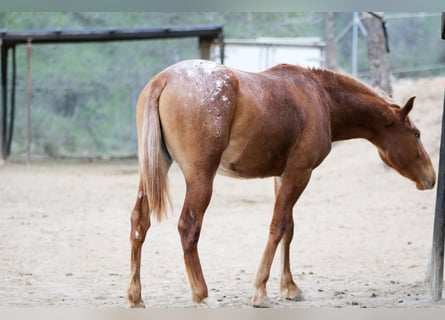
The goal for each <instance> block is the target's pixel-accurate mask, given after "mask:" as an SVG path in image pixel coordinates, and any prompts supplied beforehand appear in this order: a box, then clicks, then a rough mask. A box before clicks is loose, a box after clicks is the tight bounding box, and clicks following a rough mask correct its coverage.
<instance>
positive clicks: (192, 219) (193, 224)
mask: <svg viewBox="0 0 445 320" xmlns="http://www.w3.org/2000/svg"><path fill="white" fill-rule="evenodd" d="M178 232H179V235H180V237H181V244H182V248H183V250H184V253H187V252H189V251H191V250H194V249H195V248H196V246H197V245H198V241H199V236H200V233H201V222H200V219H198V218H197V217H196V215H195V214H193V213H191V214H190V215H187V216H186V217H182V216H181V218H180V219H179V223H178Z"/></svg>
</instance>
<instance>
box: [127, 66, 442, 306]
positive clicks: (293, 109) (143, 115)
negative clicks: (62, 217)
mask: <svg viewBox="0 0 445 320" xmlns="http://www.w3.org/2000/svg"><path fill="white" fill-rule="evenodd" d="M413 102H414V97H412V98H411V99H409V100H408V102H407V103H406V104H405V105H404V106H403V107H399V106H397V105H396V104H395V103H394V102H392V100H391V99H390V98H389V97H385V96H384V95H382V94H380V93H377V92H376V91H374V90H373V89H371V88H370V87H368V86H367V85H365V84H363V83H362V82H359V81H357V80H355V79H353V78H351V77H349V76H346V75H343V74H339V73H335V72H332V71H328V70H323V69H306V68H302V67H299V66H295V65H286V64H281V65H277V66H275V67H273V68H270V69H268V70H266V71H263V72H259V73H248V72H243V71H239V70H234V69H230V68H228V67H225V66H223V65H219V64H216V63H213V62H210V61H204V60H188V61H183V62H180V63H177V64H175V65H173V66H171V67H169V68H167V69H165V70H164V71H162V72H161V73H159V74H158V75H157V76H155V77H154V78H153V79H152V80H151V81H150V82H149V83H148V84H147V85H146V87H145V88H144V89H143V90H142V92H141V94H140V96H139V99H138V102H137V112H136V113H137V114H136V121H137V133H138V143H139V146H138V147H139V165H140V173H141V174H140V182H139V192H138V196H137V199H136V204H135V207H134V210H133V212H132V214H131V235H130V241H131V274H130V285H129V288H128V299H129V302H130V306H132V307H144V302H143V300H142V297H141V284H140V267H141V250H142V245H143V243H144V239H145V235H146V232H147V230H148V229H149V227H150V216H151V213H155V215H156V217H157V219H158V220H161V219H162V217H163V216H164V214H165V211H166V206H167V204H166V203H167V202H168V200H169V196H168V190H167V181H166V177H167V172H168V169H169V167H170V165H171V163H172V161H173V160H174V161H176V162H177V163H178V165H179V167H180V168H181V170H182V172H183V174H184V177H185V181H186V195H185V200H184V205H183V208H182V212H181V215H180V217H179V222H178V230H179V234H180V238H181V244H182V248H183V252H184V261H185V267H186V270H187V274H188V278H189V282H190V286H191V292H192V300H193V301H194V302H196V303H210V301H209V299H207V298H208V290H207V286H206V283H205V280H204V276H203V273H202V270H201V264H200V260H199V255H198V250H197V245H198V240H199V235H200V230H201V225H202V221H203V217H204V213H205V211H206V208H207V206H208V204H209V202H210V198H211V195H212V187H213V180H214V177H215V174H216V173H217V172H219V173H222V174H225V175H229V176H233V177H240V178H261V177H275V196H276V198H275V205H274V210H273V216H272V222H271V224H270V229H269V238H268V241H267V245H266V248H265V251H264V254H263V258H262V260H261V263H260V266H259V269H258V272H257V275H256V279H255V284H254V286H255V293H254V295H253V298H252V302H253V305H254V306H268V304H269V303H270V302H269V300H268V297H267V291H266V283H267V280H268V278H269V272H270V268H271V264H272V260H273V258H274V255H275V251H276V249H277V247H278V244H279V243H281V254H282V260H281V261H282V275H281V282H280V288H281V292H282V294H283V295H284V297H286V298H287V299H291V300H301V299H302V293H301V290H300V289H299V288H298V286H297V285H296V283H295V282H294V280H293V278H292V274H291V271H290V265H289V260H290V259H289V245H290V243H291V241H292V237H293V229H294V221H293V217H292V209H293V207H294V204H295V203H296V201H297V200H298V198H299V197H300V195H301V193H302V192H303V190H304V189H305V187H306V185H307V183H308V181H309V179H310V177H311V173H312V170H314V169H315V168H316V167H317V166H318V165H319V164H320V163H321V162H322V161H323V159H324V158H325V157H326V156H327V155H328V153H329V151H330V150H331V145H332V142H335V141H339V140H346V139H354V138H364V139H367V140H368V141H370V142H371V143H372V144H374V145H375V146H376V148H377V150H378V153H379V154H380V157H381V158H382V160H383V161H384V162H385V163H386V164H387V165H389V166H390V167H392V168H394V169H395V170H397V171H398V172H399V173H400V174H401V175H403V176H405V177H407V178H409V179H411V180H413V181H414V182H415V183H416V185H417V188H418V189H420V190H424V189H431V188H433V186H434V183H435V172H434V169H433V166H432V164H431V160H430V158H429V156H428V155H427V153H426V151H425V150H424V148H423V146H422V143H421V142H420V132H419V130H418V129H417V128H416V127H415V126H414V124H413V123H412V121H411V120H410V119H409V117H408V113H409V112H410V111H411V109H412V107H413Z"/></svg>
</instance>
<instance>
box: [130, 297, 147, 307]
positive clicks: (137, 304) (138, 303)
mask: <svg viewBox="0 0 445 320" xmlns="http://www.w3.org/2000/svg"><path fill="white" fill-rule="evenodd" d="M130 308H145V303H144V300H142V299H140V300H138V301H135V302H130Z"/></svg>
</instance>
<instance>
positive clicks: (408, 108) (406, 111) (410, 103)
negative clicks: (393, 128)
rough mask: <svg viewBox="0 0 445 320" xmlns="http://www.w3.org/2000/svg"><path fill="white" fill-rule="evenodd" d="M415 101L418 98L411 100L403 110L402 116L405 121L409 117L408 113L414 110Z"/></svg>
mask: <svg viewBox="0 0 445 320" xmlns="http://www.w3.org/2000/svg"><path fill="white" fill-rule="evenodd" d="M414 99H416V96H413V97H411V98H409V100H408V101H407V102H406V104H405V106H404V107H403V108H402V110H401V112H400V115H401V116H402V118H403V119H405V118H406V117H407V116H408V113H409V112H410V111H411V110H412V108H413V105H414Z"/></svg>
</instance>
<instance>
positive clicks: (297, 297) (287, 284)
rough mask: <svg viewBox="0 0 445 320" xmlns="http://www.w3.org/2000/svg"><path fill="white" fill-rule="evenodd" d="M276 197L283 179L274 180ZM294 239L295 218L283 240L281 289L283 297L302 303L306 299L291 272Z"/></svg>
mask: <svg viewBox="0 0 445 320" xmlns="http://www.w3.org/2000/svg"><path fill="white" fill-rule="evenodd" d="M274 185H275V197H276V196H277V195H278V191H279V190H280V187H281V178H280V177H276V178H275V179H274ZM293 237H294V217H293V214H292V215H291V217H290V220H289V223H288V224H287V225H286V230H285V231H284V235H283V238H282V239H281V282H280V289H281V293H282V294H283V296H284V297H285V298H286V299H288V300H294V301H301V300H303V299H304V297H303V294H302V293H301V290H300V288H298V286H297V284H296V283H295V282H294V279H293V277H292V273H291V271H290V250H289V249H290V243H291V242H292V238H293Z"/></svg>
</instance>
